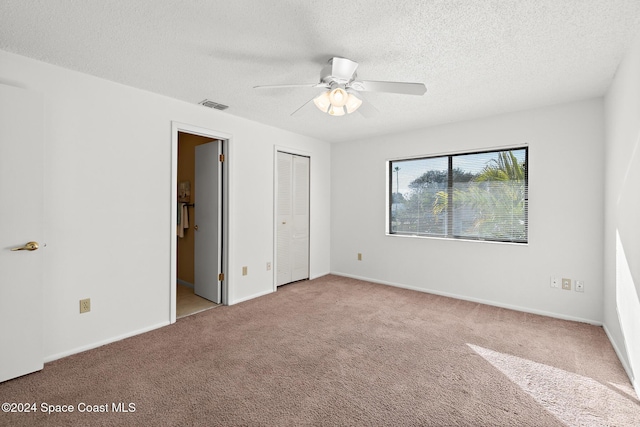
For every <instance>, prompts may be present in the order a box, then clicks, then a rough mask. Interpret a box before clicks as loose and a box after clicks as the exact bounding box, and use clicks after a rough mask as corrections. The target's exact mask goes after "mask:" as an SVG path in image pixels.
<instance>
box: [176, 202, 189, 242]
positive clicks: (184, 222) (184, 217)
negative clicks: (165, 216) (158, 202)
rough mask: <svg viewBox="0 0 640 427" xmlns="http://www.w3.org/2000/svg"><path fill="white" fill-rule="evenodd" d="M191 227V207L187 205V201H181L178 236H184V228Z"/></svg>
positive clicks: (179, 205)
mask: <svg viewBox="0 0 640 427" xmlns="http://www.w3.org/2000/svg"><path fill="white" fill-rule="evenodd" d="M187 228H189V208H188V207H187V203H179V204H178V227H177V234H178V237H180V238H183V237H184V230H185V229H187Z"/></svg>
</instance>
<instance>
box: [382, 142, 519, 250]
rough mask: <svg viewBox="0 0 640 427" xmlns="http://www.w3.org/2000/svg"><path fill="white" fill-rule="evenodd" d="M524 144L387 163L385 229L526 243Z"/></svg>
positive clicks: (406, 232) (399, 232)
mask: <svg viewBox="0 0 640 427" xmlns="http://www.w3.org/2000/svg"><path fill="white" fill-rule="evenodd" d="M527 169H528V148H526V147H520V148H513V149H504V150H500V151H484V152H475V153H464V154H451V155H446V156H437V157H424V158H416V159H406V160H393V161H390V162H389V206H388V208H389V233H390V234H400V235H411V236H437V237H446V238H461V239H472V240H490V241H498V242H516V243H527V241H528V219H527V217H528V173H527Z"/></svg>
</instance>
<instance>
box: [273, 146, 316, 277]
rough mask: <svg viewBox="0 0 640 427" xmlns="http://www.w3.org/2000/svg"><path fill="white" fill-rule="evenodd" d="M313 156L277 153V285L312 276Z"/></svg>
mask: <svg viewBox="0 0 640 427" xmlns="http://www.w3.org/2000/svg"><path fill="white" fill-rule="evenodd" d="M309 163H310V162H309V157H305V156H298V155H294V154H289V153H284V152H280V151H278V152H277V153H276V169H277V182H276V185H277V188H276V268H277V274H276V285H277V286H280V285H284V284H286V283H291V282H295V281H297V280H302V279H307V278H309Z"/></svg>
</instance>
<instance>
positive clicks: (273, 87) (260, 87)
mask: <svg viewBox="0 0 640 427" xmlns="http://www.w3.org/2000/svg"><path fill="white" fill-rule="evenodd" d="M286 87H323V88H329V86H327V84H326V83H307V84H299V85H262V86H254V87H253V88H254V89H280V88H286Z"/></svg>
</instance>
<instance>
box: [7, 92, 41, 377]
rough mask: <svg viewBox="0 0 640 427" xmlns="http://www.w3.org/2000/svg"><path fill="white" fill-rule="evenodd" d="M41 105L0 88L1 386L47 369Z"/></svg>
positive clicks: (27, 96) (33, 98)
mask: <svg viewBox="0 0 640 427" xmlns="http://www.w3.org/2000/svg"><path fill="white" fill-rule="evenodd" d="M42 105H43V104H42V100H41V98H40V96H38V95H37V94H34V93H31V92H29V91H27V90H24V89H19V88H15V87H12V86H6V85H2V84H0V340H1V342H2V350H0V382H1V381H6V380H8V379H11V378H15V377H19V376H21V375H25V374H28V373H31V372H34V371H38V370H40V369H42V367H43V350H42V310H43V297H42V275H43V265H42V264H43V259H42V258H43V249H42V246H43V167H44V150H43V148H44V143H43V135H44V132H43V107H42ZM29 242H37V244H38V245H39V249H36V250H29V249H33V248H34V247H35V246H33V245H32V246H30V247H28V248H26V249H25V250H15V251H13V250H12V249H15V248H21V247H25V245H27V243H29Z"/></svg>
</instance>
